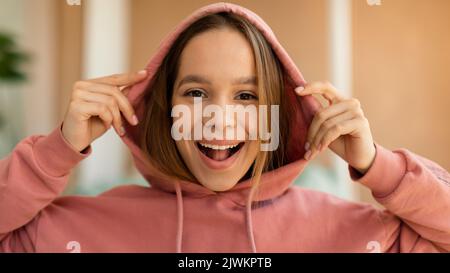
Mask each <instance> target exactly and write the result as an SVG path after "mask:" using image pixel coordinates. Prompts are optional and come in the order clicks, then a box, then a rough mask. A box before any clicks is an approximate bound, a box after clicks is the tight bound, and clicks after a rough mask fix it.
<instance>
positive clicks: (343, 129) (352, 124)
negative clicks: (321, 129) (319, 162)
mask: <svg viewBox="0 0 450 273" xmlns="http://www.w3.org/2000/svg"><path fill="white" fill-rule="evenodd" d="M358 124H359V123H358V118H355V119H349V120H344V121H342V122H341V123H339V124H336V125H335V126H334V127H332V128H331V129H330V130H328V131H327V132H326V133H325V135H324V136H323V138H322V142H321V144H320V147H321V149H316V148H315V147H314V148H312V149H310V150H308V151H307V152H306V153H305V155H304V158H305V159H306V160H312V159H314V158H315V157H316V156H317V154H319V153H320V152H322V151H323V150H324V149H325V148H326V147H328V146H329V145H330V144H331V143H332V142H333V141H335V140H337V139H338V138H339V137H340V136H342V135H347V134H351V133H352V132H353V131H354V130H356V129H357V128H358V126H359V125H358Z"/></svg>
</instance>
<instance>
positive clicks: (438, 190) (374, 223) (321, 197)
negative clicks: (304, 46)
mask: <svg viewBox="0 0 450 273" xmlns="http://www.w3.org/2000/svg"><path fill="white" fill-rule="evenodd" d="M218 12H232V13H235V14H238V15H241V16H243V17H245V18H247V19H248V20H249V21H250V22H251V23H252V24H254V25H255V26H256V27H257V28H258V29H259V30H260V31H261V32H262V33H263V34H264V36H265V37H266V39H267V40H268V41H269V43H270V44H271V46H272V47H273V49H274V51H275V53H276V54H277V56H278V58H279V59H280V61H281V63H282V65H283V69H284V76H285V87H286V89H285V90H284V94H285V95H286V96H288V98H289V99H290V100H291V101H292V102H293V103H294V105H296V106H297V107H296V111H295V114H294V115H292V117H291V122H292V124H291V128H292V134H291V136H290V140H289V143H288V150H289V151H290V154H289V162H288V163H287V164H286V165H284V166H283V167H281V168H279V169H276V170H274V171H271V172H268V173H264V175H263V177H262V180H261V186H260V190H259V192H258V194H256V195H255V196H254V200H255V202H253V203H252V204H251V206H250V203H249V202H248V200H249V195H250V189H251V183H250V181H243V182H240V183H238V184H237V185H236V186H235V187H234V188H232V189H231V190H229V191H226V192H221V193H216V192H213V191H210V190H208V189H207V188H204V187H203V186H201V185H200V184H198V183H192V182H187V181H179V180H178V181H177V180H174V179H170V178H168V177H166V176H165V175H163V174H162V173H160V172H158V171H157V170H156V169H155V168H153V167H152V166H151V165H150V164H149V163H148V162H147V161H146V160H145V157H144V156H143V153H142V151H141V150H140V149H139V147H138V144H137V140H138V138H139V131H138V130H137V129H136V128H137V127H132V126H126V130H127V134H126V135H125V136H124V137H123V138H122V139H123V141H124V142H125V144H126V145H127V146H128V148H129V150H130V152H131V154H132V155H133V158H134V162H135V164H136V167H137V169H138V170H139V171H140V172H141V173H142V175H143V176H144V177H145V179H146V180H147V181H148V182H149V184H150V185H151V187H142V186H137V185H132V186H121V187H117V188H114V189H112V190H110V191H108V192H105V193H103V194H101V195H100V196H97V197H81V196H67V197H58V196H59V195H60V194H61V192H62V191H63V190H64V188H65V187H66V185H67V182H68V176H69V173H70V171H71V169H73V168H74V167H75V166H76V165H77V163H79V162H80V161H81V160H83V159H84V158H86V157H87V156H89V154H90V153H91V152H92V151H91V148H89V149H87V151H86V152H85V153H78V152H77V151H75V150H74V149H73V148H72V147H71V145H70V144H69V143H67V141H66V140H65V139H64V137H63V136H62V133H61V129H60V127H58V128H57V129H55V130H54V131H53V132H52V133H50V134H49V135H47V136H31V137H29V138H27V139H25V140H23V141H22V142H20V143H19V144H18V145H17V146H16V148H15V149H14V150H13V152H12V153H11V154H10V155H9V156H8V157H6V158H5V159H3V160H1V161H0V251H2V252H70V251H71V250H74V249H75V250H77V251H81V252H251V251H253V252H256V251H258V252H374V251H375V252H378V251H380V252H448V251H450V185H449V180H450V179H449V174H448V173H447V172H446V171H445V170H444V169H443V168H441V167H440V166H438V165H437V164H436V163H433V162H431V161H429V160H427V159H424V158H422V157H420V156H417V155H415V154H413V153H412V152H410V151H408V150H404V149H400V150H396V151H394V152H393V151H390V150H387V149H385V148H383V147H382V146H380V145H379V144H375V146H376V158H375V161H374V163H373V165H372V166H371V168H370V169H369V171H368V172H367V173H366V174H365V175H364V176H362V177H361V176H359V175H358V173H357V172H356V171H355V170H354V169H352V168H351V167H349V172H350V175H351V177H352V179H353V180H354V181H355V182H357V183H361V184H363V185H365V186H366V187H368V188H369V189H371V190H372V193H373V195H374V197H375V198H376V199H377V201H378V202H379V203H380V204H382V205H383V206H384V207H385V208H386V209H385V210H379V209H376V208H374V207H373V206H371V205H368V204H359V203H353V202H349V201H345V200H342V199H339V198H337V197H334V196H331V195H328V194H325V193H321V192H318V191H312V190H307V189H302V188H299V187H297V186H293V185H292V183H293V181H294V180H295V178H296V177H297V176H298V175H300V174H301V172H302V170H303V169H304V168H305V166H306V164H307V163H308V162H307V161H305V160H304V159H303V155H304V153H305V150H304V148H303V147H304V143H305V138H306V132H307V128H308V125H309V124H310V122H311V120H312V117H313V115H314V113H315V112H316V111H317V109H318V104H317V103H316V102H315V100H314V99H313V98H312V97H311V96H308V97H304V98H299V97H297V96H296V95H295V94H294V91H293V90H294V88H295V87H298V86H303V85H304V84H305V81H304V79H303V77H302V75H301V73H300V72H299V70H298V69H297V67H296V65H295V64H294V62H293V61H292V60H291V58H290V57H289V56H288V54H287V53H286V51H285V50H284V49H283V47H282V46H281V45H280V43H279V42H278V41H277V39H276V37H275V35H274V33H273V32H272V31H271V29H270V28H269V26H268V25H267V24H266V23H265V22H264V21H263V20H262V19H261V18H260V17H258V16H257V15H256V14H254V13H253V12H251V11H249V10H247V9H245V8H243V7H240V6H237V5H234V4H229V3H216V4H212V5H208V6H206V7H203V8H201V9H199V10H197V11H196V12H194V13H193V14H192V15H190V16H189V17H187V18H186V19H185V20H183V21H182V22H181V23H180V24H179V25H178V26H177V27H176V28H175V29H174V31H173V32H172V33H170V34H169V35H168V36H167V37H166V38H165V39H164V40H163V42H162V43H161V45H160V48H159V50H158V51H157V53H156V55H155V56H153V57H152V58H151V60H150V62H149V63H148V65H147V67H146V69H147V71H148V73H149V77H148V78H147V80H145V81H143V82H141V83H139V84H136V85H134V86H133V87H132V89H131V91H130V92H129V94H128V97H129V99H130V101H131V102H132V104H133V106H134V107H135V109H136V110H137V113H138V116H139V117H141V116H142V112H143V105H142V103H141V101H140V99H139V98H140V97H141V96H140V95H142V93H143V92H144V90H145V89H146V88H147V86H148V85H149V84H151V82H150V80H151V77H152V76H153V75H154V73H155V71H156V70H157V69H158V67H159V65H160V64H161V62H162V60H163V58H164V57H165V56H166V54H167V52H168V50H169V49H170V46H171V45H172V43H173V42H174V40H175V39H176V38H177V37H178V36H179V34H180V33H181V32H182V31H183V30H184V29H185V28H186V27H188V26H189V25H190V24H192V23H193V22H194V21H195V20H197V19H199V18H201V17H203V16H205V15H208V14H211V13H218Z"/></svg>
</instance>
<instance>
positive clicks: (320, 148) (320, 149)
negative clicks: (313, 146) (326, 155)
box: [317, 143, 322, 151]
mask: <svg viewBox="0 0 450 273" xmlns="http://www.w3.org/2000/svg"><path fill="white" fill-rule="evenodd" d="M317 150H319V151H322V143H320V144H319V146H318V147H317Z"/></svg>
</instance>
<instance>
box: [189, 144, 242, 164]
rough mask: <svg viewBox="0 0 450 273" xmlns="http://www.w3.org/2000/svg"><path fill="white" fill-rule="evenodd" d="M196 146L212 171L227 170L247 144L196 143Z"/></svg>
mask: <svg viewBox="0 0 450 273" xmlns="http://www.w3.org/2000/svg"><path fill="white" fill-rule="evenodd" d="M195 144H196V145H195V146H196V147H197V149H198V151H199V153H200V158H201V159H202V161H203V163H205V165H206V166H208V167H209V168H211V169H226V168H228V167H230V166H231V165H232V164H233V163H234V161H235V160H236V158H237V157H238V155H239V154H240V151H241V150H242V148H243V146H244V145H245V142H236V141H233V142H231V141H196V142H195Z"/></svg>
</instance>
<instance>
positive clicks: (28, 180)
mask: <svg viewBox="0 0 450 273" xmlns="http://www.w3.org/2000/svg"><path fill="white" fill-rule="evenodd" d="M90 153H91V147H90V146H89V148H88V149H87V150H86V151H85V152H83V153H79V152H78V151H76V150H75V149H74V148H72V146H71V145H70V144H69V143H68V142H67V141H66V140H65V139H64V137H63V136H62V132H61V128H60V127H59V128H57V129H55V130H54V131H53V132H52V133H50V134H49V135H48V136H31V137H28V138H26V139H24V140H22V141H21V142H20V143H19V144H17V146H16V147H15V149H14V150H13V151H12V153H11V154H9V155H8V156H7V157H6V158H4V159H2V160H1V161H0V252H3V251H15V250H17V251H23V250H25V249H29V247H30V246H32V245H33V244H34V240H35V237H36V236H35V233H36V232H35V227H36V226H37V224H36V222H37V220H38V219H37V218H38V215H39V212H40V211H41V210H42V209H44V208H45V207H46V206H47V205H49V204H50V203H51V202H52V201H53V200H54V199H55V198H56V197H58V196H59V195H60V194H61V192H62V191H63V190H64V188H65V186H66V184H67V182H68V176H69V173H70V171H71V169H72V168H74V167H75V165H76V164H77V163H78V162H79V161H81V160H82V159H84V158H86V157H87V156H88V155H89V154H90Z"/></svg>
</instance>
